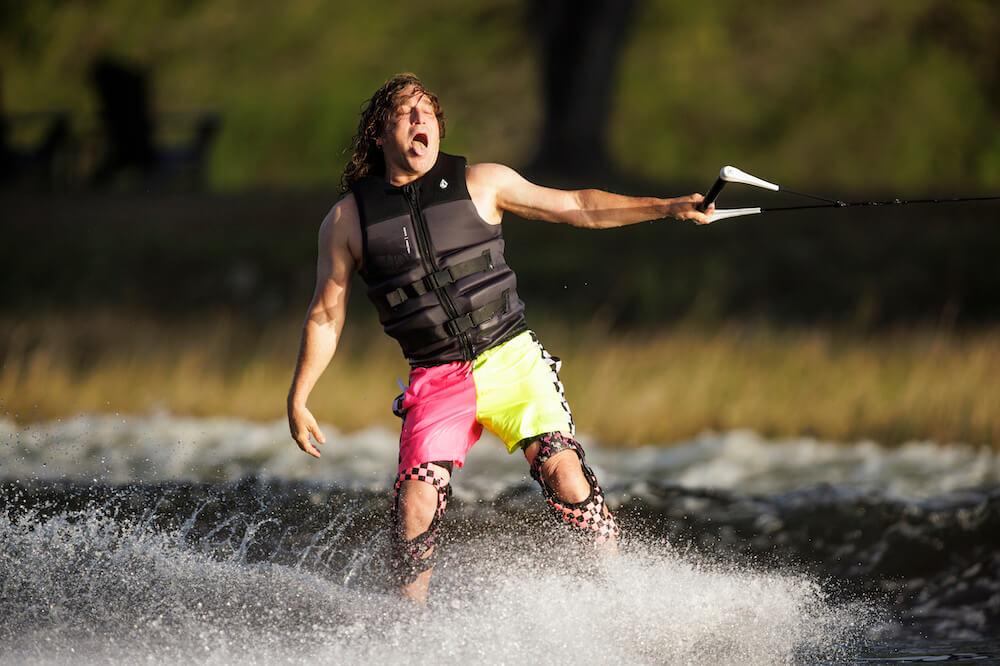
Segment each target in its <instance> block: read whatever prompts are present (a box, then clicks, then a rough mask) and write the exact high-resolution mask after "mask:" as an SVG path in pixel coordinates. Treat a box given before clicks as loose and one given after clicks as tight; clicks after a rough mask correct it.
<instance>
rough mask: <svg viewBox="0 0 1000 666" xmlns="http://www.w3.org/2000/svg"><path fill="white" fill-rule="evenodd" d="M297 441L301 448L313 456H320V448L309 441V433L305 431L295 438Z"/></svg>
mask: <svg viewBox="0 0 1000 666" xmlns="http://www.w3.org/2000/svg"><path fill="white" fill-rule="evenodd" d="M295 443H296V444H298V445H299V448H300V449H302V450H303V451H305V452H306V453H308V454H309V455H311V456H312V457H313V458H319V456H320V453H319V449H317V448H316V447H315V446H313V443H312V442H311V441H309V434H308V433H305V434H303V435H299V436H298V437H296V438H295Z"/></svg>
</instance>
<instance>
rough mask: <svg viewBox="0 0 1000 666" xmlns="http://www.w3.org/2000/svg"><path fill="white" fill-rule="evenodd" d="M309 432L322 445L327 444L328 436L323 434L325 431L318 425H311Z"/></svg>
mask: <svg viewBox="0 0 1000 666" xmlns="http://www.w3.org/2000/svg"><path fill="white" fill-rule="evenodd" d="M309 432H310V433H311V434H312V436H313V437H315V438H316V441H317V442H319V443H320V444H326V436H325V435H324V434H323V431H322V430H320V429H319V426H318V425H317V424H315V423H313V424H312V425H310V426H309Z"/></svg>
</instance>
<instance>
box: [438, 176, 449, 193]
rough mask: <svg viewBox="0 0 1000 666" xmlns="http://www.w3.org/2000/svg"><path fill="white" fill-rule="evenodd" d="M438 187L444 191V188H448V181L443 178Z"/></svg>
mask: <svg viewBox="0 0 1000 666" xmlns="http://www.w3.org/2000/svg"><path fill="white" fill-rule="evenodd" d="M438 187H440V188H441V189H442V190H443V189H444V188H446V187H448V181H447V180H445V179H444V178H442V179H441V182H440V183H438Z"/></svg>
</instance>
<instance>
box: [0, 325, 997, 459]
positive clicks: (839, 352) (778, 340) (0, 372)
mask: <svg viewBox="0 0 1000 666" xmlns="http://www.w3.org/2000/svg"><path fill="white" fill-rule="evenodd" d="M539 332H540V335H541V337H542V339H543V341H544V342H545V344H546V346H547V347H548V348H549V349H550V351H552V353H554V354H556V355H558V356H561V357H562V358H563V359H564V365H563V370H562V379H563V381H564V384H565V385H566V390H567V396H568V398H569V401H570V404H571V406H572V407H573V411H574V415H575V417H576V421H577V423H578V424H579V427H580V429H581V430H582V431H584V432H587V433H590V434H593V435H595V436H596V437H598V438H599V439H600V440H601V441H603V442H606V443H609V444H622V445H630V444H642V443H669V442H674V441H678V440H681V439H683V438H686V437H690V436H692V435H694V434H697V433H699V432H701V431H704V430H706V429H715V430H727V429H731V428H751V429H754V430H757V431H759V432H761V433H763V434H765V435H768V436H773V437H782V436H794V435H801V434H808V435H814V436H817V437H821V438H824V439H830V440H835V441H853V440H857V439H862V438H872V439H874V440H876V441H879V442H883V443H890V444H891V443H897V442H901V441H906V440H911V439H931V440H935V441H939V442H952V441H963V442H972V443H977V444H991V445H996V443H997V442H1000V416H998V415H1000V382H998V381H997V379H996V378H997V377H1000V331H998V330H986V331H978V332H971V333H964V334H959V333H948V332H935V331H927V330H912V331H896V332H891V333H884V334H879V335H875V336H868V337H864V338H861V337H852V336H848V335H838V334H835V333H831V332H829V331H825V330H800V331H787V330H771V329H768V328H766V327H756V328H755V327H749V328H748V327H740V326H735V325H733V326H725V327H722V328H720V329H718V330H715V331H712V332H706V331H705V330H704V329H695V328H683V327H682V328H678V329H673V330H669V331H666V332H664V333H661V334H656V335H649V334H644V335H640V334H635V333H634V334H627V335H615V334H611V333H608V332H606V331H604V332H602V331H601V330H599V329H596V328H595V329H593V330H589V331H583V332H580V331H568V330H564V329H561V328H560V327H558V326H554V325H553V326H544V327H542V328H540V330H539ZM298 335H299V327H298V322H294V321H282V322H273V323H265V324H260V323H248V322H245V321H239V320H235V319H230V318H226V317H223V316H220V317H216V318H213V319H210V320H194V319H187V320H175V321H159V320H154V319H150V318H148V317H146V318H142V317H140V318H136V317H129V316H126V315H123V314H120V313H95V314H90V315H75V316H57V315H49V316H32V317H30V318H27V319H20V320H14V319H0V413H6V415H7V416H8V417H11V418H15V419H17V420H19V421H22V422H29V421H31V422H33V421H36V420H39V421H40V420H46V419H50V418H54V417H58V416H66V415H72V414H75V413H79V412H95V411H97V412H102V411H103V412H109V411H110V412H122V413H126V412H128V413H136V412H147V411H150V410H158V409H162V410H167V411H170V412H173V413H180V414H192V415H209V414H226V415H234V416H242V417H245V418H249V419H260V420H270V419H274V418H280V417H281V416H282V415H283V414H284V405H285V394H286V391H287V389H288V384H289V381H290V378H291V372H292V369H293V366H294V362H295V355H296V350H297V345H298ZM406 372H407V365H406V363H405V361H404V360H403V359H402V357H401V355H400V353H399V350H398V348H397V347H396V346H395V343H393V342H392V341H391V340H388V339H387V338H385V336H383V335H382V334H381V333H380V332H379V331H377V330H375V329H373V328H372V327H370V326H366V325H364V324H361V325H356V324H353V323H352V325H349V326H348V327H347V329H346V330H345V338H344V340H343V342H342V345H341V349H340V351H339V352H338V354H337V358H335V359H334V362H333V364H332V365H331V367H330V369H329V370H328V371H327V372H326V373H325V375H324V377H323V379H322V380H321V381H320V383H319V384H318V385H317V387H316V389H315V391H314V392H313V396H312V398H311V401H310V406H311V407H312V409H313V411H314V413H315V414H316V415H317V417H318V418H319V419H320V420H322V421H326V422H330V423H334V424H336V425H337V426H338V427H340V428H341V429H344V430H353V429H357V428H362V427H365V426H369V425H372V424H384V425H388V426H390V427H393V426H394V425H395V418H394V417H393V416H392V415H391V413H390V412H389V409H388V405H389V402H390V401H391V400H392V398H393V397H394V396H395V395H396V393H397V392H398V389H397V387H396V377H398V376H402V377H403V378H404V379H405V375H406Z"/></svg>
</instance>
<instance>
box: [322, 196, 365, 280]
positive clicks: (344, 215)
mask: <svg viewBox="0 0 1000 666" xmlns="http://www.w3.org/2000/svg"><path fill="white" fill-rule="evenodd" d="M319 239H320V241H319V242H320V245H324V246H326V247H327V248H328V249H329V250H330V251H332V252H334V253H338V254H339V253H341V252H343V251H345V250H346V251H348V252H349V253H350V256H351V257H352V258H353V259H354V260H355V262H356V263H358V264H360V260H361V214H360V213H359V212H358V202H357V201H356V200H355V198H354V194H353V193H348V194H347V195H346V196H344V197H343V198H342V199H341V200H340V201H338V202H337V203H335V204H334V205H333V208H331V209H330V212H329V213H327V214H326V217H325V218H323V224H322V225H320V230H319Z"/></svg>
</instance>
